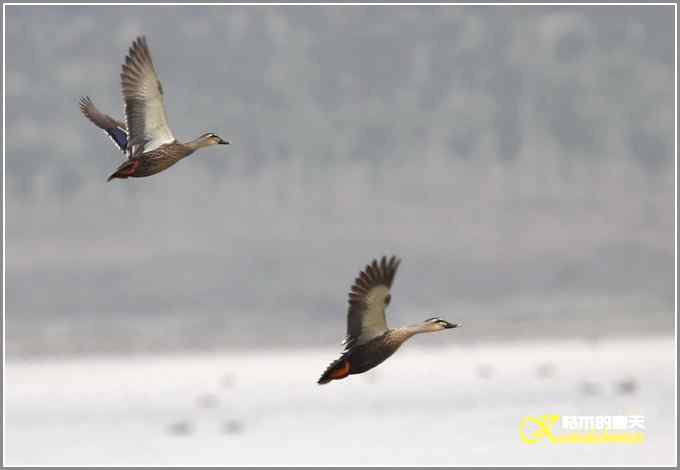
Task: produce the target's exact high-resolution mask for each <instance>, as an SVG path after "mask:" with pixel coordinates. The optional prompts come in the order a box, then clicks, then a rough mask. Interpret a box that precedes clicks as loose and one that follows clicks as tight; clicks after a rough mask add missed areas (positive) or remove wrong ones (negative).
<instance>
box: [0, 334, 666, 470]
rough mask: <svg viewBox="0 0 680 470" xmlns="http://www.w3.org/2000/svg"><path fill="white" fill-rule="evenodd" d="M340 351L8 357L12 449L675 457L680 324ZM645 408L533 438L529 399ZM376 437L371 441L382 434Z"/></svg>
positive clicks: (642, 460)
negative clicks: (618, 332) (603, 427)
mask: <svg viewBox="0 0 680 470" xmlns="http://www.w3.org/2000/svg"><path fill="white" fill-rule="evenodd" d="M336 354H337V351H336V350H334V349H329V348H325V349H323V350H321V349H319V350H306V351H301V352H296V351H286V352H283V351H276V350H272V351H260V352H257V353H240V354H225V353H222V354H209V353H203V354H184V355H153V356H138V357H134V358H131V357H119V358H94V359H93V358H89V359H69V360H53V361H24V360H22V361H12V362H10V363H9V364H8V365H7V369H6V380H7V382H6V384H5V400H6V411H7V421H6V444H7V447H6V451H7V454H6V463H7V464H11V465H49V464H60V465H276V464H281V465H371V464H372V465H379V464H384V465H462V464H466V465H475V464H476V465H500V464H506V465H509V464H517V465H521V464H532V465H536V464H561V465H567V464H574V465H577V464H591V465H633V464H639V465H643V464H672V463H673V462H674V461H675V439H674V426H675V424H674V423H675V418H674V413H673V411H674V409H675V408H674V397H675V394H674V384H675V372H674V371H675V360H674V357H675V356H674V341H673V339H669V338H665V339H644V340H616V341H614V340H602V341H598V342H594V343H591V344H588V343H585V342H579V341H567V342H546V341H543V342H530V343H520V342H517V343H514V344H509V343H504V344H499V345H495V346H494V345H489V344H485V345H467V346H451V347H448V348H420V347H419V346H418V345H417V343H416V344H411V345H407V346H405V347H404V349H403V350H401V351H399V352H398V353H397V354H396V355H395V356H394V358H392V359H391V360H390V361H388V362H386V363H385V364H384V365H383V366H381V367H380V368H377V369H376V370H375V371H374V372H371V373H368V374H364V375H360V376H351V377H349V378H348V379H346V380H344V381H342V382H335V383H332V384H329V385H326V386H323V387H319V386H317V385H316V384H315V381H316V379H317V376H318V375H319V373H320V372H321V370H322V368H323V367H324V366H325V365H326V363H327V362H328V361H330V360H332V359H333V358H334V357H335V355H336ZM545 413H558V414H565V415H578V414H583V415H588V414H595V415H607V414H611V415H615V414H621V413H639V414H644V415H645V416H646V419H647V434H648V435H647V442H646V443H645V444H643V445H639V446H611V445H610V446H606V445H602V446H590V447H588V446H582V447H580V448H579V449H580V450H579V451H578V452H575V451H574V449H573V448H569V446H566V447H565V446H552V447H551V446H550V445H548V444H546V445H540V446H527V445H525V444H523V443H521V442H520V440H519V438H518V431H517V429H518V424H519V420H520V419H521V418H522V417H523V416H525V415H542V414H545ZM367 442H370V445H367Z"/></svg>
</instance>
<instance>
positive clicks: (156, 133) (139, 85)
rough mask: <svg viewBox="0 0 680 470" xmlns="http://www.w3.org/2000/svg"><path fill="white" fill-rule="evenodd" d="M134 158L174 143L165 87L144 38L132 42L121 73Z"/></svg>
mask: <svg viewBox="0 0 680 470" xmlns="http://www.w3.org/2000/svg"><path fill="white" fill-rule="evenodd" d="M120 80H121V87H122V91H123V99H124V100H125V115H126V117H127V126H128V129H129V132H130V146H131V147H132V149H131V156H134V154H138V153H140V152H141V151H149V150H153V149H155V148H158V147H159V146H161V145H163V144H167V143H170V142H173V141H174V140H175V137H174V136H173V135H172V131H170V128H169V127H168V119H167V117H166V115H165V106H164V104H163V88H162V87H161V82H160V81H159V80H158V75H157V74H156V70H155V69H154V66H153V62H152V61H151V53H150V52H149V47H148V46H147V43H146V39H145V38H144V36H142V37H139V38H137V39H136V40H135V42H133V43H132V47H131V48H130V52H129V53H128V55H127V57H126V58H125V63H124V64H123V71H122V72H121V74H120Z"/></svg>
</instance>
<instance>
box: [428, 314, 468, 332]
mask: <svg viewBox="0 0 680 470" xmlns="http://www.w3.org/2000/svg"><path fill="white" fill-rule="evenodd" d="M423 324H424V325H426V326H427V327H428V330H429V331H439V330H446V329H449V328H458V327H459V326H461V325H460V323H450V322H447V321H446V320H442V319H441V318H439V317H432V318H428V319H427V320H425V321H424V322H423Z"/></svg>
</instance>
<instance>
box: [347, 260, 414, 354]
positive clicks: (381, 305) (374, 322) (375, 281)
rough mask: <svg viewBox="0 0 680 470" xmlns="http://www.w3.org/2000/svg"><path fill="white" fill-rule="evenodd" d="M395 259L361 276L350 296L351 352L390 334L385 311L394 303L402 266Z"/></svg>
mask: <svg viewBox="0 0 680 470" xmlns="http://www.w3.org/2000/svg"><path fill="white" fill-rule="evenodd" d="M400 262H401V260H400V259H398V258H397V257H395V256H392V257H391V258H389V259H387V258H386V257H384V256H383V257H382V259H381V260H380V262H378V260H373V262H372V263H371V264H369V265H367V266H366V268H365V269H364V270H363V271H361V272H360V273H359V277H357V278H356V279H355V281H354V285H352V289H351V292H350V293H349V310H348V312H347V336H346V337H345V340H344V341H343V342H344V343H345V346H346V348H347V349H349V348H351V347H353V346H358V345H361V344H364V343H366V342H368V341H370V340H371V339H373V338H375V337H377V336H380V335H382V334H383V333H385V332H386V331H387V322H386V321H385V307H387V305H388V304H389V303H390V299H391V296H390V288H391V287H392V281H394V276H395V275H396V274H397V269H398V268H399V263H400Z"/></svg>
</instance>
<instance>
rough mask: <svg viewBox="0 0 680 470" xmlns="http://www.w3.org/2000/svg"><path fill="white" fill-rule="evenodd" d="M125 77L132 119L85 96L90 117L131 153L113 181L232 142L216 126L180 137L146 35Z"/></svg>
mask: <svg viewBox="0 0 680 470" xmlns="http://www.w3.org/2000/svg"><path fill="white" fill-rule="evenodd" d="M120 79H121V86H122V90H123V99H124V100H125V116H126V121H127V124H126V123H124V122H121V121H118V120H116V119H113V118H112V117H111V116H108V115H106V114H104V113H102V112H100V111H99V110H98V109H97V108H96V107H95V105H94V103H93V102H92V100H91V99H90V98H89V97H85V98H81V100H80V110H81V111H82V113H83V114H84V115H85V117H87V118H88V119H89V120H90V121H92V122H93V123H94V124H95V125H96V126H97V127H99V128H101V129H104V131H105V132H106V133H107V134H108V135H109V137H111V138H112V139H113V141H114V142H115V144H116V146H117V147H118V148H119V149H120V150H121V151H123V152H125V153H126V154H127V156H128V159H127V161H125V162H123V164H122V165H120V166H119V167H118V169H117V170H116V171H115V172H114V173H113V174H112V175H111V176H109V179H108V181H111V180H112V179H114V178H123V179H124V178H129V177H135V178H137V177H142V176H151V175H155V174H156V173H159V172H161V171H163V170H165V169H167V168H168V167H170V166H172V165H174V164H175V163H177V162H178V161H180V160H181V159H183V158H184V157H187V156H189V155H191V154H192V153H194V152H195V151H196V150H197V149H199V148H201V147H207V146H209V145H216V144H228V143H229V142H227V141H226V140H223V139H222V138H221V137H219V136H217V135H215V134H213V133H211V132H208V133H206V134H203V135H201V136H200V137H198V138H197V139H195V140H192V141H190V142H186V143H181V142H178V141H177V139H175V137H174V136H173V135H172V131H171V130H170V128H169V127H168V119H167V117H166V116H165V106H164V104H163V87H162V86H161V82H160V81H159V80H158V75H157V74H156V70H155V69H154V66H153V62H152V61H151V53H150V52H149V47H148V46H147V44H146V39H145V38H144V36H142V37H139V38H137V39H136V40H135V41H134V42H133V43H132V47H131V48H130V52H129V54H128V55H127V57H126V58H125V63H124V64H123V71H122V72H121V74H120Z"/></svg>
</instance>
